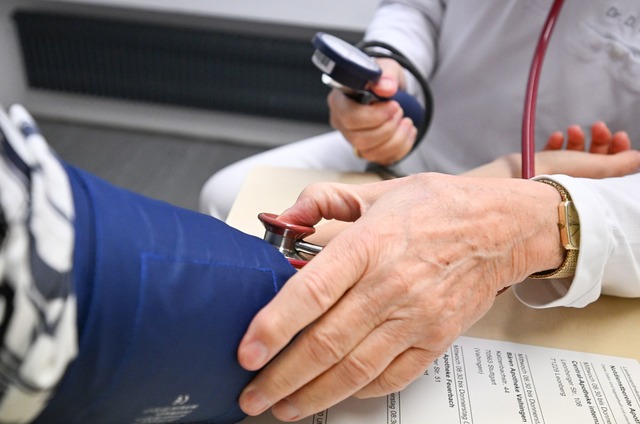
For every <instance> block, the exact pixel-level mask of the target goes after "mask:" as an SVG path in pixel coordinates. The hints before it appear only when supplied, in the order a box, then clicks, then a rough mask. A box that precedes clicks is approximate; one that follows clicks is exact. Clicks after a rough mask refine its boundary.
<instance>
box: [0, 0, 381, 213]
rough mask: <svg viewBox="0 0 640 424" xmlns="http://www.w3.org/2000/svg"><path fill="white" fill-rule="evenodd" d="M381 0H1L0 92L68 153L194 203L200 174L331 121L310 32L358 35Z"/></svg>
mask: <svg viewBox="0 0 640 424" xmlns="http://www.w3.org/2000/svg"><path fill="white" fill-rule="evenodd" d="M377 3H378V0H350V1H349V2H344V1H338V0H323V1H322V2H309V1H294V0H263V1H254V0H213V1H202V0H180V1H177V0H2V1H1V2H0V53H1V54H2V60H0V75H1V76H2V79H1V80H0V104H2V105H3V106H4V107H8V106H9V105H11V104H13V103H21V104H23V105H25V106H26V107H27V109H28V110H29V111H31V113H32V114H33V115H34V116H35V117H36V119H37V120H38V123H39V124H40V127H41V129H42V132H43V133H44V135H45V137H46V138H47V140H48V141H49V142H50V144H51V145H52V146H53V147H54V148H55V149H56V151H57V152H58V153H59V155H60V156H61V157H62V158H63V159H65V160H66V161H68V162H70V163H72V164H74V165H76V166H79V167H81V168H83V169H86V170H88V171H90V172H93V173H94V174H96V175H98V176H100V177H102V178H105V179H106V180H108V181H110V182H112V183H114V184H117V185H119V186H121V187H125V188H128V189H131V190H134V191H136V192H138V193H142V194H145V195H147V196H150V197H153V198H157V199H161V200H165V201H168V202H170V203H173V204H176V205H178V206H182V207H185V208H188V209H194V210H196V209H197V207H198V206H197V203H198V193H199V191H200V188H201V187H202V185H203V184H204V182H205V181H206V179H207V178H208V177H209V176H210V175H212V174H213V173H214V172H215V171H216V170H218V169H220V168H222V167H224V166H225V165H227V164H229V163H232V162H234V161H237V160H239V159H242V158H243V157H246V156H249V155H251V154H254V153H257V152H260V151H263V150H266V149H269V148H273V147H276V146H279V145H283V144H286V143H290V142H293V141H297V140H300V139H303V138H306V137H310V136H313V135H317V134H321V133H323V132H326V131H328V130H329V127H328V124H327V107H326V94H327V92H328V89H327V88H326V87H325V86H324V85H323V84H322V83H321V82H320V73H319V71H318V70H317V69H316V68H315V67H314V66H313V65H312V64H311V60H310V59H311V55H312V54H313V47H312V46H311V43H310V41H311V38H312V37H313V35H314V34H315V33H316V32H318V31H325V32H330V33H332V34H335V35H337V36H340V37H342V38H344V39H346V40H348V41H351V42H357V41H358V40H360V38H361V37H362V34H363V31H364V28H365V26H366V24H367V22H368V21H369V20H370V18H371V16H372V14H373V11H374V9H375V7H376V5H377Z"/></svg>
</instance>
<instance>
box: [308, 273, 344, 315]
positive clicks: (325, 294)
mask: <svg viewBox="0 0 640 424" xmlns="http://www.w3.org/2000/svg"><path fill="white" fill-rule="evenodd" d="M331 288H332V285H331V284H327V283H326V281H325V280H324V279H323V278H322V277H321V276H320V275H318V274H317V273H308V274H307V276H306V278H305V281H304V285H303V289H304V290H303V292H304V293H303V294H302V299H304V301H305V302H306V303H307V306H308V307H310V308H313V309H314V310H318V311H320V312H323V313H324V312H326V311H327V310H328V309H329V308H330V307H331V305H333V303H334V301H335V299H336V296H337V294H336V293H334V292H333V291H332V290H331Z"/></svg>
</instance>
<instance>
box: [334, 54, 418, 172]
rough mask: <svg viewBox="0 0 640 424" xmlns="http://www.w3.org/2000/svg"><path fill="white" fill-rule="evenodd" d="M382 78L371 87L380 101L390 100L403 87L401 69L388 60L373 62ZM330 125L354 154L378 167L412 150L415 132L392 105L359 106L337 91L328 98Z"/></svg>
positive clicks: (395, 103) (383, 103)
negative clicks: (348, 144)
mask: <svg viewBox="0 0 640 424" xmlns="http://www.w3.org/2000/svg"><path fill="white" fill-rule="evenodd" d="M377 62H378V64H379V65H380V67H381V68H382V76H381V77H380V79H379V80H378V82H377V83H376V84H375V85H374V86H373V87H372V89H373V91H374V92H375V93H376V94H377V95H379V96H381V97H391V96H393V95H394V94H395V93H396V92H397V91H398V88H399V87H400V88H402V87H404V84H405V83H404V73H403V69H402V67H401V66H400V65H399V64H398V63H397V62H396V61H395V60H392V59H377ZM327 101H328V104H329V113H330V123H331V125H332V126H333V127H334V128H335V129H337V130H339V131H340V132H341V133H342V135H343V136H344V137H345V138H346V139H347V140H348V141H349V142H350V143H351V145H352V146H353V148H354V153H356V154H357V155H359V156H360V157H362V158H364V159H366V160H368V161H370V162H376V163H379V164H381V165H390V164H392V163H394V162H397V161H399V160H400V159H402V158H403V157H405V156H406V155H407V154H408V153H409V152H410V151H411V148H412V147H413V144H414V142H415V139H416V135H417V129H416V128H415V126H414V125H413V122H412V121H411V119H409V118H405V117H404V114H403V111H402V108H401V107H400V104H398V102H396V101H393V100H391V101H387V102H375V103H372V104H369V105H362V104H360V103H358V102H356V101H354V100H352V99H350V98H348V97H347V96H345V95H344V94H343V93H342V92H341V91H339V90H336V89H334V90H332V91H331V92H330V93H329V97H328V100H327Z"/></svg>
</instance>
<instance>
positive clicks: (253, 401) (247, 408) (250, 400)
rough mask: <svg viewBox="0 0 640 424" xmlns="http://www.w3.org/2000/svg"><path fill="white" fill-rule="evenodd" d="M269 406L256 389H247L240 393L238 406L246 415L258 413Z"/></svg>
mask: <svg viewBox="0 0 640 424" xmlns="http://www.w3.org/2000/svg"><path fill="white" fill-rule="evenodd" d="M269 406H271V405H270V404H269V402H268V401H267V399H266V398H265V397H264V396H263V395H262V393H260V392H259V391H257V390H254V389H248V390H245V391H244V392H243V393H242V395H240V407H241V408H242V410H243V411H244V412H245V413H246V414H248V415H259V414H261V413H263V412H264V411H266V410H267V409H269Z"/></svg>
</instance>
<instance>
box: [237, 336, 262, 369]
mask: <svg viewBox="0 0 640 424" xmlns="http://www.w3.org/2000/svg"><path fill="white" fill-rule="evenodd" d="M268 354H269V352H268V350H267V346H265V344H264V343H262V342H259V341H254V342H251V343H249V344H247V345H246V346H245V347H244V348H243V349H242V363H243V364H244V366H245V368H247V369H249V370H257V369H259V368H261V367H262V366H263V365H264V364H265V363H266V362H267V356H268Z"/></svg>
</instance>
